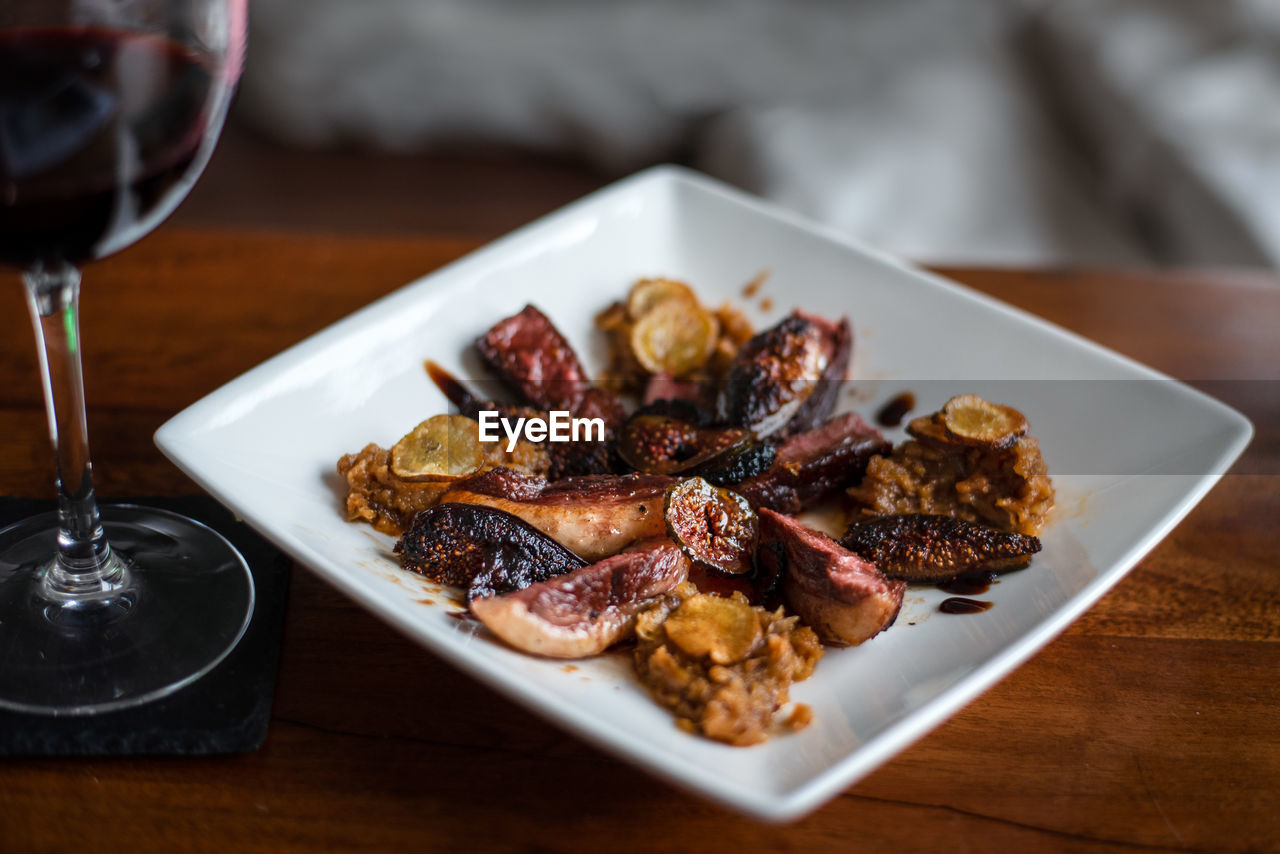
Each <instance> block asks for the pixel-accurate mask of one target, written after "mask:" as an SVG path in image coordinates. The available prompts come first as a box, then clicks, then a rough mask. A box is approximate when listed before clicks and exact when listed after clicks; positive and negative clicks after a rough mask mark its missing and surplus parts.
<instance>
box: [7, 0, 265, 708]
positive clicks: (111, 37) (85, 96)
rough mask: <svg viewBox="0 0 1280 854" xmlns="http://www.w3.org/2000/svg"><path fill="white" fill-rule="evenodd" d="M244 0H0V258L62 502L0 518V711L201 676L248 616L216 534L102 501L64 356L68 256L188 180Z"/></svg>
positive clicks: (181, 191) (124, 238) (150, 689)
mask: <svg viewBox="0 0 1280 854" xmlns="http://www.w3.org/2000/svg"><path fill="white" fill-rule="evenodd" d="M245 15H246V8H245V0H0V264H4V265H7V266H11V267H16V268H17V269H19V270H20V271H21V273H22V279H23V282H24V284H25V286H26V293H27V298H28V299H27V302H28V305H29V307H30V310H31V319H32V325H33V327H34V330H35V336H36V341H37V344H38V347H39V351H40V367H41V374H42V378H43V384H44V395H45V404H46V409H47V412H48V416H49V431H50V435H51V437H52V440H53V447H54V451H55V457H56V463H57V487H58V509H57V512H56V513H47V514H44V515H42V516H37V517H35V518H31V519H26V520H24V521H21V522H18V523H16V524H13V525H9V526H8V527H6V528H4V529H2V530H0V708H7V709H12V710H17V711H24V712H34V713H45V714H53V715H76V714H93V713H97V712H105V711H111V710H115V709H120V708H126V707H129V706H133V705H137V704H140V703H145V702H148V701H150V700H154V699H156V698H159V697H163V696H165V695H167V694H170V693H172V692H173V691H176V690H178V689H179V688H182V687H183V686H185V685H188V684H190V683H191V682H193V681H195V680H196V679H198V678H199V677H200V676H202V675H204V674H205V673H207V672H209V670H211V669H212V668H213V667H214V666H215V665H216V664H217V663H218V662H219V661H221V660H222V659H223V658H224V657H225V656H226V655H227V653H228V652H230V651H231V649H232V648H233V647H234V646H235V645H236V643H237V642H238V641H239V639H240V638H241V636H242V635H243V634H244V631H245V629H246V628H247V626H248V624H249V619H250V616H251V615H252V612H253V601H254V587H253V577H252V575H251V574H250V573H249V568H248V566H247V565H246V564H245V561H244V559H243V558H242V557H241V556H240V554H239V553H238V552H237V551H236V550H235V548H234V547H233V546H232V545H231V544H230V543H228V542H227V541H226V540H225V539H224V538H223V537H222V536H221V535H220V534H218V533H216V532H215V531H213V530H212V529H210V528H208V527H206V526H205V525H202V524H200V523H199V522H196V521H193V520H191V519H187V518H186V517H183V516H179V515H177V514H175V513H170V512H168V511H165V510H160V509H154V508H146V507H140V506H134V505H114V506H111V505H108V506H104V507H102V508H99V506H98V503H97V501H96V500H95V498H94V490H93V478H92V467H91V465H90V462H89V445H88V432H87V429H86V421H85V411H84V387H83V383H82V379H81V370H80V349H81V348H80V341H81V339H80V317H79V292H80V272H79V266H80V265H81V264H83V263H85V262H88V261H93V260H95V259H98V258H102V257H105V256H107V255H110V254H112V253H114V252H117V251H119V250H120V249H123V248H124V247H126V246H128V245H130V244H131V243H133V242H134V241H136V240H138V239H139V238H140V237H142V236H143V235H145V234H147V233H148V232H150V231H151V230H152V229H153V228H155V227H156V225H157V224H159V223H160V222H161V221H162V220H163V219H164V218H165V217H167V216H168V215H169V214H170V213H171V212H172V211H173V209H174V208H175V207H176V206H177V205H178V203H179V202H180V201H182V199H183V198H184V197H185V196H186V194H187V191H188V190H190V188H191V186H192V184H194V183H195V181H196V178H197V177H198V176H199V174H200V172H201V170H202V169H203V168H204V165H205V163H206V162H207V161H208V159H209V155H210V153H211V152H212V149H213V146H214V142H215V141H216V139H217V136H218V133H219V132H220V130H221V128H222V122H223V119H224V117H225V115H226V111H227V105H228V102H229V101H230V98H231V93H232V90H233V89H234V86H235V82H236V80H237V78H238V77H239V73H240V66H241V61H242V58H243V53H244V34H245Z"/></svg>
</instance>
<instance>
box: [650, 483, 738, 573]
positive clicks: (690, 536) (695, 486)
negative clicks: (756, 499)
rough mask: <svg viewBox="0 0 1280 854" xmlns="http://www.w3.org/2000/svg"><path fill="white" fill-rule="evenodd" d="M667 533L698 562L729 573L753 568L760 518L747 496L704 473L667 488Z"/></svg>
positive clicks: (708, 567)
mask: <svg viewBox="0 0 1280 854" xmlns="http://www.w3.org/2000/svg"><path fill="white" fill-rule="evenodd" d="M664 513H665V517H666V522H667V533H668V534H670V535H671V538H672V539H673V540H675V541H676V544H677V545H679V546H680V548H681V549H682V550H683V551H684V553H685V554H686V555H688V556H689V559H690V560H691V561H693V562H694V564H695V565H697V566H701V567H703V568H704V569H710V570H714V571H715V572H720V573H723V574H725V575H743V574H745V573H747V572H748V571H750V569H751V555H752V554H753V553H754V552H755V546H756V537H757V534H758V528H759V521H758V520H757V519H756V513H755V511H754V510H752V509H751V505H750V504H748V503H747V499H745V498H743V497H742V496H741V495H738V494H737V493H736V492H730V491H729V490H727V489H720V488H718V487H715V486H712V485H711V484H709V483H707V482H706V481H705V480H703V479H702V478H700V477H691V478H689V479H687V480H682V481H680V482H679V483H677V484H675V485H673V486H672V487H671V488H670V489H668V490H667V499H666V504H665V508H664Z"/></svg>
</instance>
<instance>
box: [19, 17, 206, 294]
mask: <svg viewBox="0 0 1280 854" xmlns="http://www.w3.org/2000/svg"><path fill="white" fill-rule="evenodd" d="M214 86H215V78H214V75H213V74H212V73H211V72H210V70H209V69H208V68H207V67H206V66H205V65H204V64H203V63H202V62H201V61H200V60H199V59H198V58H197V57H196V56H195V55H193V54H192V53H191V52H190V51H189V50H187V49H185V48H184V47H183V46H182V45H180V44H178V43H175V42H172V41H170V40H168V39H167V38H165V37H164V36H159V35H151V34H147V33H134V32H128V31H121V30H109V29H103V28H98V27H50V28H40V29H30V30H11V31H8V32H2V31H0V188H3V192H4V194H5V198H4V199H3V204H0V262H3V263H5V264H8V265H10V266H14V267H19V268H22V269H26V268H28V267H30V266H32V265H33V264H37V263H40V262H45V263H48V262H50V261H52V260H65V261H69V262H71V263H73V264H80V263H83V262H85V261H89V260H92V259H95V258H100V257H102V256H104V255H108V254H110V253H111V252H112V251H114V249H115V248H116V247H118V246H121V245H127V244H129V243H132V242H133V241H134V240H135V239H137V238H138V237H140V236H141V234H142V233H145V230H146V228H147V225H148V224H149V223H150V220H151V219H152V217H154V216H155V215H156V214H157V212H160V211H163V209H164V207H165V205H166V203H167V202H170V200H172V199H173V198H174V196H175V195H178V196H179V197H180V196H181V195H182V194H185V189H186V188H185V187H181V186H180V185H183V184H184V183H190V182H191V181H193V180H194V176H192V175H191V165H192V162H193V160H194V159H195V156H196V153H197V152H198V151H199V150H200V147H201V144H202V142H203V141H204V136H205V134H206V132H207V128H208V125H209V109H210V107H211V105H212V101H213V97H212V96H213V94H214ZM189 176H190V177H189ZM175 191H176V192H175ZM162 215H163V214H162Z"/></svg>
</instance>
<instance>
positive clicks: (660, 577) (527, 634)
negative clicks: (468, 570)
mask: <svg viewBox="0 0 1280 854" xmlns="http://www.w3.org/2000/svg"><path fill="white" fill-rule="evenodd" d="M688 573H689V562H688V559H687V558H686V557H685V556H684V553H683V552H681V551H680V549H679V548H678V547H677V546H676V545H675V543H673V542H671V541H670V540H668V539H665V538H663V539H655V540H647V541H645V542H642V543H637V544H636V545H635V546H633V547H632V548H630V549H628V550H627V551H625V552H623V553H621V554H617V555H614V556H612V557H608V558H605V559H604V560H601V561H599V562H598V563H594V564H591V565H590V566H586V567H582V568H580V569H575V570H573V571H572V572H568V573H565V574H564V575H560V576H557V577H555V578H552V579H550V580H548V581H541V582H538V583H536V584H532V585H529V586H528V587H525V588H524V589H522V590H518V591H516V592H514V593H508V594H506V595H502V596H490V597H488V598H484V599H475V600H472V602H471V612H472V613H473V614H475V615H476V617H478V618H479V619H480V621H481V622H482V623H484V624H485V626H486V627H487V628H488V629H489V631H491V632H493V633H494V634H496V635H497V636H498V637H500V638H502V639H503V640H504V641H506V642H507V643H509V644H511V645H512V646H514V647H515V648H516V649H519V650H523V651H524V652H531V653H533V654H534V655H545V656H550V657H552V658H582V657H583V656H588V655H596V654H597V653H600V652H604V650H605V649H607V648H608V647H610V646H612V645H613V644H615V643H617V642H618V641H620V640H622V639H623V638H624V637H627V636H628V635H630V634H631V633H632V631H633V630H634V628H635V622H636V615H637V614H639V613H640V612H641V611H642V610H644V609H645V608H646V607H648V605H649V603H650V602H651V601H652V600H653V598H654V597H655V596H659V595H661V594H663V593H666V592H667V591H669V590H672V589H674V588H675V587H676V586H677V585H679V584H680V583H681V582H682V581H684V580H685V578H686V577H687V576H688Z"/></svg>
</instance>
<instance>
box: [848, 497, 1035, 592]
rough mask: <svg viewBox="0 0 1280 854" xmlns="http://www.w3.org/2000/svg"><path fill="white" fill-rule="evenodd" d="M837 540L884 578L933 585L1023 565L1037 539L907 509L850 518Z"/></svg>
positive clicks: (1030, 554)
mask: <svg viewBox="0 0 1280 854" xmlns="http://www.w3.org/2000/svg"><path fill="white" fill-rule="evenodd" d="M840 545H842V546H844V547H845V548H846V549H848V550H849V551H851V552H853V553H854V554H857V555H861V556H862V557H864V558H866V559H867V560H869V561H872V562H874V563H875V565H876V567H877V568H878V569H879V570H880V571H881V572H883V573H884V574H885V575H886V576H887V577H889V578H900V579H902V580H903V581H910V582H914V583H917V584H937V583H938V582H940V581H950V580H951V579H953V578H955V577H956V576H958V575H961V574H963V573H966V572H973V571H975V570H991V571H996V570H1002V569H1013V568H1015V567H1019V566H1025V565H1026V564H1027V562H1028V561H1030V560H1031V556H1032V555H1033V554H1035V553H1036V552H1038V551H1040V540H1038V539H1037V538H1035V537H1028V536H1026V535H1025V534H1015V533H1007V532H1004V531H997V530H996V529H995V528H991V527H988V526H987V525H979V524H977V523H976V522H966V521H965V520H963V519H956V518H954V517H952V516H938V515H928V514H923V513H909V514H904V515H900V516H880V517H878V518H875V519H866V520H863V521H858V522H854V523H853V524H852V525H850V526H849V530H847V531H846V532H845V534H844V536H843V537H841V538H840Z"/></svg>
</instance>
